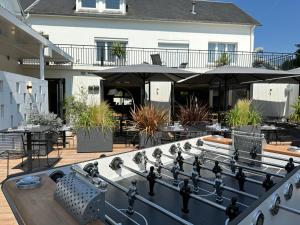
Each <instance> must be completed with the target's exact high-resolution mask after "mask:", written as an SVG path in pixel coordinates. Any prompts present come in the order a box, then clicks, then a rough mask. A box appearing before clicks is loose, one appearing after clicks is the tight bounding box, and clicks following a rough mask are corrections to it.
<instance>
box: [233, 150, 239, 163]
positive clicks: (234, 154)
mask: <svg viewBox="0 0 300 225" xmlns="http://www.w3.org/2000/svg"><path fill="white" fill-rule="evenodd" d="M239 156H240V153H239V150H238V149H235V150H234V153H233V157H234V160H235V161H239Z"/></svg>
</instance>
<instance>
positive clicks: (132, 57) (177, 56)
mask: <svg viewBox="0 0 300 225" xmlns="http://www.w3.org/2000/svg"><path fill="white" fill-rule="evenodd" d="M57 46H58V47H60V48H61V49H62V50H63V51H65V52H66V53H67V54H69V55H70V56H72V57H73V59H74V62H73V66H92V67H114V66H127V65H135V64H141V63H149V64H152V61H151V55H153V54H159V55H160V57H161V61H162V65H164V66H168V67H180V65H181V64H182V63H184V64H186V68H188V69H201V68H203V69H207V68H208V69H209V68H215V67H218V66H222V65H231V66H238V67H264V68H268V69H290V68H293V62H294V59H295V57H296V56H295V54H293V53H275V52H242V51H235V52H217V51H208V50H192V49H162V48H136V47H124V48H123V49H122V51H121V53H122V54H120V51H119V57H118V56H116V55H117V54H116V51H114V49H113V48H108V47H99V46H96V45H73V44H59V45H57ZM22 63H23V64H27V65H28V64H31V65H32V64H38V61H37V60H32V59H31V60H23V61H22ZM48 65H56V66H57V65H60V66H68V65H69V66H70V64H66V63H65V62H62V63H60V64H59V63H58V62H57V61H56V62H55V63H54V62H51V61H50V62H48Z"/></svg>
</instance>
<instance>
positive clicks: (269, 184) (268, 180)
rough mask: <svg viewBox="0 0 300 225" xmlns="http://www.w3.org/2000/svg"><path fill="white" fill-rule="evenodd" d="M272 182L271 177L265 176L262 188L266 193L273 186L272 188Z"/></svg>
mask: <svg viewBox="0 0 300 225" xmlns="http://www.w3.org/2000/svg"><path fill="white" fill-rule="evenodd" d="M274 185H275V184H274V182H273V180H272V179H271V175H270V174H266V179H265V180H264V181H263V184H262V186H263V187H264V189H265V190H266V192H267V191H268V190H270V189H271V188H272V187H273V186H274Z"/></svg>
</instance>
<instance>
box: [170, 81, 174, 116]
mask: <svg viewBox="0 0 300 225" xmlns="http://www.w3.org/2000/svg"><path fill="white" fill-rule="evenodd" d="M174 102H175V100H174V82H171V120H173V119H174V114H175V107H174V104H175V103H174Z"/></svg>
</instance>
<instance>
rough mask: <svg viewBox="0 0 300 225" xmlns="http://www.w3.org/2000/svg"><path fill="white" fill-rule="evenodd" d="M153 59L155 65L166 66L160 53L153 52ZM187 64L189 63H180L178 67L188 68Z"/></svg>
mask: <svg viewBox="0 0 300 225" xmlns="http://www.w3.org/2000/svg"><path fill="white" fill-rule="evenodd" d="M151 60H152V64H153V65H159V66H165V64H163V62H162V60H161V57H160V54H152V55H151ZM187 65H188V63H187V62H185V63H180V65H179V66H178V68H186V66H187ZM175 68H176V67H175Z"/></svg>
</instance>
